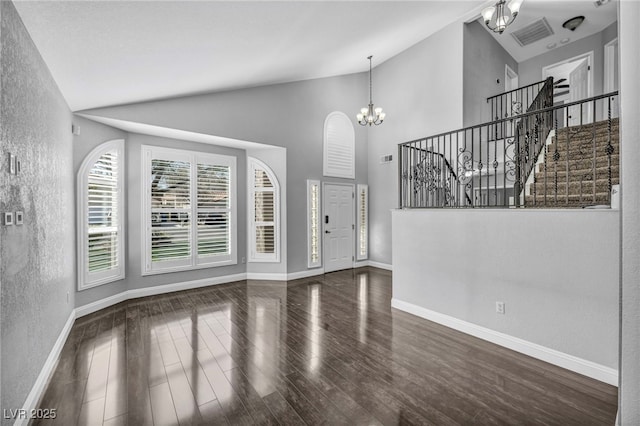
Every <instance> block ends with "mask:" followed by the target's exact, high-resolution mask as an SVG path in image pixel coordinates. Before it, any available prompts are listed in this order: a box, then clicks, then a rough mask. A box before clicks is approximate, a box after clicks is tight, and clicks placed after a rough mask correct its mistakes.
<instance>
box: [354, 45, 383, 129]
mask: <svg viewBox="0 0 640 426" xmlns="http://www.w3.org/2000/svg"><path fill="white" fill-rule="evenodd" d="M371 58H373V56H369V57H368V58H367V59H368V60H369V106H368V107H364V108H362V109H361V110H360V113H359V114H358V115H357V116H356V117H357V119H358V123H360V125H362V126H366V125H369V126H371V125H372V124H375V125H376V126H377V125H378V124H381V123H382V122H383V121H384V117H385V116H386V114H385V113H384V112H382V108H380V107H378V108H373V101H372V100H371V92H372V90H371Z"/></svg>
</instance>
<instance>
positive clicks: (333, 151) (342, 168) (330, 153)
mask: <svg viewBox="0 0 640 426" xmlns="http://www.w3.org/2000/svg"><path fill="white" fill-rule="evenodd" d="M355 146H356V136H355V130H354V129H353V124H352V123H351V119H350V118H349V117H348V116H347V115H346V114H345V113H343V112H339V111H335V112H332V113H331V114H329V115H328V116H327V118H326V119H325V121H324V145H323V167H322V169H323V174H324V175H325V176H333V177H341V178H348V179H354V178H355Z"/></svg>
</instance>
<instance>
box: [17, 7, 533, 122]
mask: <svg viewBox="0 0 640 426" xmlns="http://www.w3.org/2000/svg"><path fill="white" fill-rule="evenodd" d="M15 4H16V8H17V10H18V13H19V14H20V16H21V18H22V20H23V21H24V24H25V26H26V28H27V30H28V31H29V33H30V35H31V37H32V39H33V40H34V42H35V44H36V46H37V48H38V50H39V51H40V53H41V55H42V57H43V58H44V60H45V62H46V63H47V65H48V67H49V69H50V71H51V73H52V75H53V77H54V79H55V81H56V82H57V84H58V86H59V88H60V90H61V91H62V94H63V95H64V97H65V99H66V100H67V103H68V104H69V106H70V108H71V109H72V110H73V111H80V110H85V109H90V108H97V107H102V106H110V105H119V104H125V103H133V102H140V101H146V100H152V99H161V98H167V97H175V96H182V95H189V94H196V93H206V92H214V91H223V90H231V89H237V88H243V87H251V86H259V85H265V84H273V83H281V82H288V81H298V80H305V79H311V78H319V77H328V76H334V75H342V74H349V73H355V72H362V71H366V70H368V61H367V60H366V57H367V56H368V55H370V54H372V55H373V56H374V57H373V60H374V66H375V65H376V64H380V63H381V62H383V61H385V60H387V59H389V58H390V57H392V56H394V55H396V54H397V53H399V52H401V51H403V50H405V49H407V48H408V47H410V46H412V45H413V44H415V43H417V42H418V41H420V40H422V39H424V38H426V37H428V36H429V35H430V34H432V33H434V32H435V31H437V30H439V29H440V28H443V27H444V26H446V25H448V24H449V23H451V22H453V21H455V20H456V19H458V18H460V17H463V16H464V17H466V18H467V19H469V18H472V17H473V16H474V15H475V14H476V13H478V12H479V11H480V9H481V8H482V7H483V6H486V5H487V2H486V1H482V0H471V1H453V0H448V1H409V2H401V1H363V2H356V1H325V2H314V1H284V2H273V1H256V2H249V1H188V2H187V1H149V0H147V1H98V0H94V1H42V2H40V1H20V0H18V1H16V2H15ZM523 9H525V6H523Z"/></svg>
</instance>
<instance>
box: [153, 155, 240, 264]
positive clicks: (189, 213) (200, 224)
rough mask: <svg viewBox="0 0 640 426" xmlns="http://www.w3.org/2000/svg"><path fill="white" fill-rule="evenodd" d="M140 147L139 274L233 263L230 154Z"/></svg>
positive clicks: (233, 206)
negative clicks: (141, 223) (141, 226)
mask: <svg viewBox="0 0 640 426" xmlns="http://www.w3.org/2000/svg"><path fill="white" fill-rule="evenodd" d="M142 151H143V156H142V157H143V173H144V175H145V176H147V179H145V180H144V182H143V183H144V188H143V191H144V196H143V215H144V220H145V223H147V224H148V225H147V226H146V228H145V231H146V232H145V236H144V241H143V248H144V253H145V259H144V265H143V274H145V275H146V274H153V273H163V272H173V271H179V270H185V269H195V268H202V267H210V266H221V265H228V264H233V263H235V262H236V254H235V250H234V248H235V241H234V240H235V235H236V229H235V216H234V215H235V214H236V213H235V164H236V160H235V157H229V156H223V155H215V154H204V153H197V152H190V151H182V150H176V149H169V148H160V147H151V146H143V149H142Z"/></svg>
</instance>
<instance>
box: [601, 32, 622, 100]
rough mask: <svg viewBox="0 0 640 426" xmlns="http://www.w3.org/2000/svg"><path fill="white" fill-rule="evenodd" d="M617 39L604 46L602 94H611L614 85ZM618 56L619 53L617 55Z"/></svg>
mask: <svg viewBox="0 0 640 426" xmlns="http://www.w3.org/2000/svg"><path fill="white" fill-rule="evenodd" d="M618 48H619V45H618V37H616V38H614V39H613V40H611V41H610V42H608V43H607V44H605V45H604V87H603V93H609V92H613V90H614V88H613V86H614V83H615V70H616V68H617V67H616V63H615V59H616V55H615V54H614V53H615V49H618ZM618 54H619V53H618Z"/></svg>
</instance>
